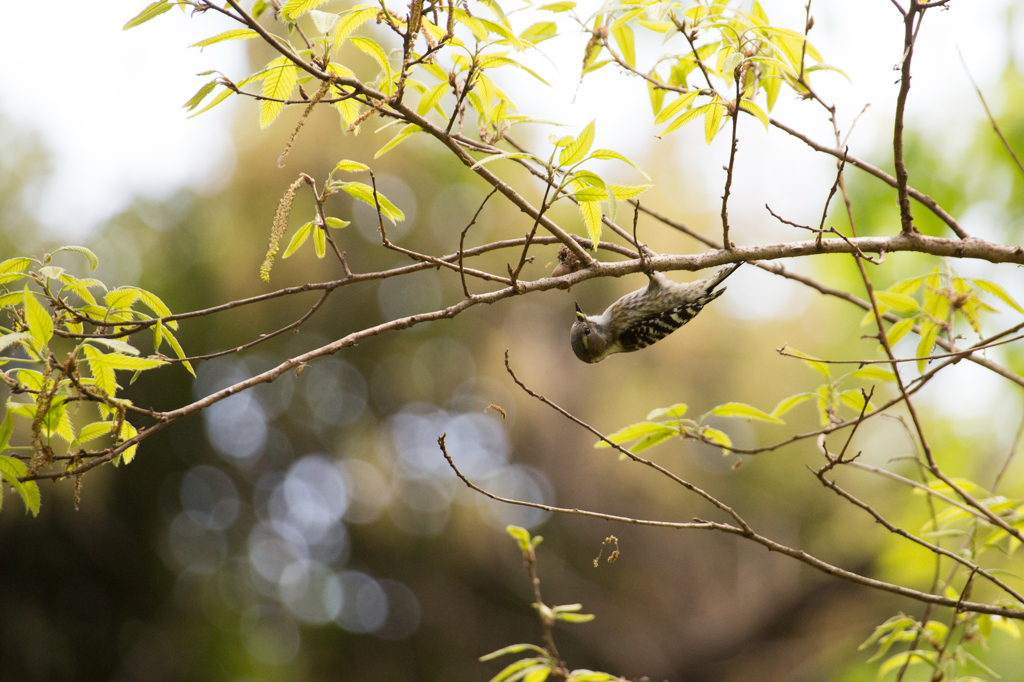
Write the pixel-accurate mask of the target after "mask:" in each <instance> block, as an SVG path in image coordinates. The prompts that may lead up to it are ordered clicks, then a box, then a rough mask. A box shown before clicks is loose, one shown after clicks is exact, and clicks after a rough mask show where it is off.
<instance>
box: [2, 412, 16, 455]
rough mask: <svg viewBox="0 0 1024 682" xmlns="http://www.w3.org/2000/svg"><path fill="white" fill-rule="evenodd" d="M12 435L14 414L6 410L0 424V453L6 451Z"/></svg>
mask: <svg viewBox="0 0 1024 682" xmlns="http://www.w3.org/2000/svg"><path fill="white" fill-rule="evenodd" d="M12 433H14V413H13V412H11V411H10V410H7V413H6V414H5V415H4V420H3V422H0V452H3V451H4V450H6V449H7V445H8V444H9V443H10V442H11V434H12Z"/></svg>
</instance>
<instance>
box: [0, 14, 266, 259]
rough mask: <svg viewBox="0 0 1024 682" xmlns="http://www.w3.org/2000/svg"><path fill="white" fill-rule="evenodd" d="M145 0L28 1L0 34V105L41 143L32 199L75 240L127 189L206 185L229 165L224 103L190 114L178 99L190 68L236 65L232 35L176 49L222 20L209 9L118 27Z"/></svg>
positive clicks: (165, 190)
mask: <svg viewBox="0 0 1024 682" xmlns="http://www.w3.org/2000/svg"><path fill="white" fill-rule="evenodd" d="M145 6H146V3H145V2H121V3H115V4H114V5H110V6H109V7H108V8H105V9H102V10H98V9H97V7H96V6H95V5H94V4H93V3H83V2H73V1H72V0H61V1H58V2H52V3H30V4H27V5H25V6H24V7H23V8H22V9H21V11H22V12H23V13H24V17H23V19H24V20H23V21H20V22H19V25H20V26H21V27H22V28H19V29H18V30H15V29H14V27H13V26H9V27H8V30H6V31H5V32H4V33H5V35H4V37H3V40H0V60H2V61H3V63H4V64H7V65H8V66H7V68H4V69H0V113H2V115H3V116H5V117H8V118H10V119H12V120H13V121H14V123H15V124H16V125H18V126H20V127H22V128H27V129H29V130H34V131H37V132H38V133H39V134H40V135H41V137H42V140H43V143H44V145H45V146H46V147H47V148H48V150H49V151H50V153H51V154H52V166H53V169H54V172H53V176H52V177H51V178H50V179H49V181H48V182H47V184H46V188H45V191H44V192H43V194H42V198H43V199H44V200H38V206H34V207H33V210H35V211H36V214H37V216H38V217H39V218H40V219H41V220H42V222H43V223H44V224H45V225H46V226H47V227H49V228H51V229H53V230H54V231H55V232H56V233H57V234H59V235H61V236H62V237H63V236H67V237H68V238H70V237H71V236H74V237H75V238H77V239H81V238H82V235H85V234H88V233H89V232H90V231H91V230H92V229H93V228H95V227H96V226H97V225H98V224H99V223H101V222H103V221H104V220H106V219H107V218H109V217H111V216H112V215H114V214H115V213H117V212H118V211H120V210H122V209H124V208H125V207H127V206H128V204H129V203H130V202H131V201H132V199H133V197H135V196H136V195H142V196H144V197H146V198H150V199H155V200H160V199H164V198H167V197H169V196H171V195H173V194H174V193H175V192H177V191H178V190H179V189H180V188H182V187H193V188H196V189H200V190H214V189H217V188H220V187H222V186H223V184H224V183H226V182H227V181H228V180H229V179H230V176H231V174H232V168H233V161H234V144H233V142H232V140H231V124H232V120H233V113H234V112H233V104H234V103H233V102H231V101H228V102H225V103H224V104H222V105H220V106H219V107H218V108H217V109H214V110H212V111H210V112H208V113H206V114H203V115H202V116H200V117H198V118H195V119H192V120H189V119H188V118H187V116H188V114H187V112H186V111H185V110H184V109H182V108H181V105H182V104H183V103H184V102H185V101H187V100H188V99H189V98H190V97H191V96H192V95H193V94H194V93H195V91H196V90H198V89H199V87H200V86H201V85H202V83H204V82H205V80H204V79H201V78H196V76H195V74H197V73H199V72H202V71H207V70H210V69H214V68H216V69H220V70H222V71H224V72H225V73H227V74H228V75H229V76H231V77H233V78H241V77H244V76H245V75H247V74H243V73H242V71H243V70H244V69H245V68H246V66H247V59H246V56H245V48H244V45H242V43H241V42H229V43H224V44H220V45H215V46H212V47H209V48H206V49H205V50H203V52H202V53H201V52H200V50H199V49H198V48H193V49H187V46H188V45H190V44H191V43H194V42H196V41H199V40H202V39H203V38H206V37H209V36H211V35H214V34H216V33H219V32H220V31H223V30H226V29H227V28H230V27H231V25H230V24H231V23H232V22H229V21H227V20H225V19H223V18H221V17H216V16H213V15H214V13H213V12H210V13H208V14H207V15H205V16H202V17H195V18H194V19H190V18H189V17H188V16H187V15H185V14H182V13H181V12H179V11H178V10H176V9H175V10H172V11H171V12H168V13H167V14H164V15H163V16H160V17H158V18H157V19H155V20H153V21H151V22H149V23H147V24H144V25H142V26H139V27H137V28H134V29H131V30H129V31H122V30H121V27H122V26H123V25H124V24H125V22H127V21H128V20H129V19H131V18H132V17H133V16H134V15H135V14H137V13H138V12H139V11H141V10H142V8H144V7H145ZM44 29H45V32H44ZM44 36H52V37H59V41H57V42H53V41H51V40H50V39H48V38H45V37H44ZM15 65H18V66H15ZM0 153H2V152H0Z"/></svg>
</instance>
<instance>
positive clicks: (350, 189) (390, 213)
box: [333, 182, 405, 224]
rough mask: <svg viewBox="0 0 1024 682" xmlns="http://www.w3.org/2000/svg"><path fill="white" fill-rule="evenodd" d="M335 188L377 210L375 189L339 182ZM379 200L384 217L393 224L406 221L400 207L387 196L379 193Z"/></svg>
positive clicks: (357, 183) (360, 184)
mask: <svg viewBox="0 0 1024 682" xmlns="http://www.w3.org/2000/svg"><path fill="white" fill-rule="evenodd" d="M333 188H336V189H340V190H343V191H344V192H347V193H348V194H349V196H351V197H352V198H354V199H358V200H359V201H362V202H363V203H365V204H369V205H370V206H371V207H373V208H376V206H377V204H376V202H374V200H373V187H370V186H369V185H364V184H363V183H361V182H339V183H336V184H334V185H333ZM377 200H378V201H379V203H380V210H381V213H383V214H384V217H385V218H387V219H388V220H390V221H391V222H392V224H393V223H395V222H397V221H399V220H405V214H404V213H402V212H401V211H400V210H398V207H397V206H395V205H394V204H392V203H391V202H390V201H389V200H388V198H387V197H386V196H384V195H383V194H381V193H380V192H377Z"/></svg>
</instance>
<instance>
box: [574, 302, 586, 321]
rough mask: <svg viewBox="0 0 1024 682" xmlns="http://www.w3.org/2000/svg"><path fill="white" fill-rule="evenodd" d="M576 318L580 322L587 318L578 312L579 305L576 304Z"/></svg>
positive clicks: (581, 312) (580, 311)
mask: <svg viewBox="0 0 1024 682" xmlns="http://www.w3.org/2000/svg"><path fill="white" fill-rule="evenodd" d="M576 318H577V319H580V320H585V319H587V316H586V315H584V314H583V311H582V310H580V304H579V303H577V304H576Z"/></svg>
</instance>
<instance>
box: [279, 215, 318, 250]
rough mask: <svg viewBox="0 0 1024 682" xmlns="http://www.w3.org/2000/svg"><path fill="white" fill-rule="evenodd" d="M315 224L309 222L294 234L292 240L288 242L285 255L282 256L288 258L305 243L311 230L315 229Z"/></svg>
mask: <svg viewBox="0 0 1024 682" xmlns="http://www.w3.org/2000/svg"><path fill="white" fill-rule="evenodd" d="M313 225H314V223H312V222H308V223H306V224H305V225H303V226H302V227H300V228H299V229H298V231H297V232H296V233H295V234H294V235H292V240H291V241H290V242H288V248H287V249H285V250H284V255H283V256H281V258H288V257H289V256H291V255H292V254H293V253H295V251H296V250H297V249H298V248H299V247H300V246H302V245H303V244H304V243H305V241H306V239H308V238H309V234H310V232H312V230H313Z"/></svg>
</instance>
